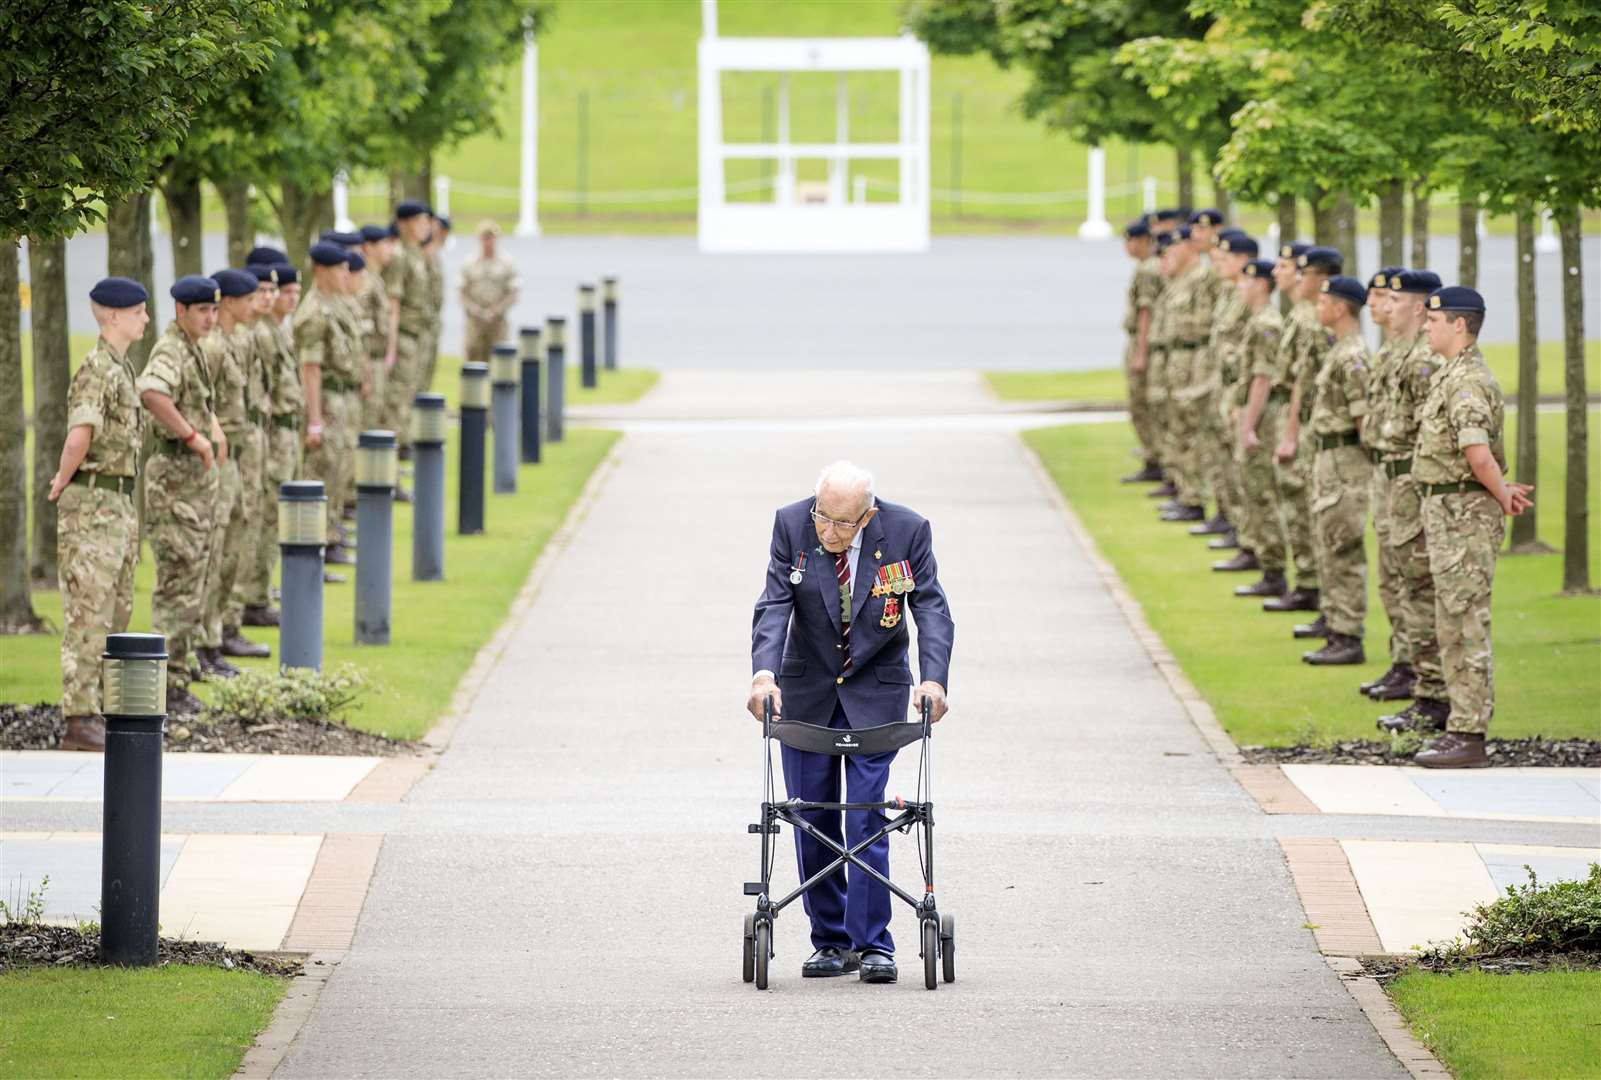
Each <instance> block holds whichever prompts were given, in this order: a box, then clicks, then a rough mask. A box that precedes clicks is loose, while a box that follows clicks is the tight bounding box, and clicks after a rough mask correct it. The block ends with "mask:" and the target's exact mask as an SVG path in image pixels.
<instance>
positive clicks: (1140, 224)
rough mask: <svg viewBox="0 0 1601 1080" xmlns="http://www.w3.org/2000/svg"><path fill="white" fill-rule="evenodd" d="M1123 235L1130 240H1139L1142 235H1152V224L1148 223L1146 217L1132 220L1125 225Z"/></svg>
mask: <svg viewBox="0 0 1601 1080" xmlns="http://www.w3.org/2000/svg"><path fill="white" fill-rule="evenodd" d="M1123 235H1124V236H1126V237H1128V238H1129V239H1130V240H1137V239H1139V238H1140V237H1142V236H1150V235H1151V226H1150V225H1149V224H1147V223H1146V221H1145V219H1144V218H1141V219H1140V220H1139V221H1131V222H1129V223H1128V224H1127V225H1125V226H1123Z"/></svg>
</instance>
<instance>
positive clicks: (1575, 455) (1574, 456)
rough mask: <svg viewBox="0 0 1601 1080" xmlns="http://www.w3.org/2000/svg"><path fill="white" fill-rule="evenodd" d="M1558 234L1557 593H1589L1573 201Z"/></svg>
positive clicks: (1559, 211) (1580, 233)
mask: <svg viewBox="0 0 1601 1080" xmlns="http://www.w3.org/2000/svg"><path fill="white" fill-rule="evenodd" d="M1553 212H1554V214H1555V216H1556V219H1557V232H1558V233H1559V234H1560V235H1561V237H1562V360H1563V367H1564V369H1565V379H1564V382H1565V388H1566V391H1567V393H1566V395H1565V396H1566V398H1567V412H1568V490H1567V506H1566V508H1565V510H1564V513H1563V519H1564V520H1563V523H1562V591H1563V592H1567V593H1581V592H1589V591H1590V533H1589V526H1590V474H1589V472H1588V468H1589V453H1590V418H1589V414H1588V413H1587V412H1586V408H1587V406H1588V401H1587V400H1586V397H1587V395H1586V391H1585V386H1584V272H1583V269H1582V268H1583V265H1584V252H1583V250H1582V245H1583V242H1584V230H1583V226H1582V225H1581V223H1580V220H1579V208H1578V206H1577V205H1573V206H1564V207H1561V208H1553Z"/></svg>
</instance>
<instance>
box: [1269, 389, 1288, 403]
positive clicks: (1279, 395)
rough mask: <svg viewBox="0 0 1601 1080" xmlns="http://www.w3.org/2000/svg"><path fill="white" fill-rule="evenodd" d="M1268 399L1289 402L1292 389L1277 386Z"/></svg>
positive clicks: (1270, 391) (1270, 392)
mask: <svg viewBox="0 0 1601 1080" xmlns="http://www.w3.org/2000/svg"><path fill="white" fill-rule="evenodd" d="M1267 399H1268V400H1269V401H1289V400H1290V388H1289V387H1287V386H1275V387H1274V388H1273V389H1271V390H1269V391H1268V393H1267Z"/></svg>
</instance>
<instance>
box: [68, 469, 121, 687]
mask: <svg viewBox="0 0 1601 1080" xmlns="http://www.w3.org/2000/svg"><path fill="white" fill-rule="evenodd" d="M57 513H58V515H59V517H58V519H57V523H56V561H57V564H58V571H57V572H58V574H59V581H60V584H61V616H62V623H63V624H64V625H63V626H62V630H61V712H62V714H63V715H65V716H93V715H95V714H97V713H99V712H100V654H101V653H103V652H105V651H106V635H107V634H120V633H122V632H123V631H124V630H126V629H128V620H129V618H130V617H131V616H132V615H133V568H134V565H135V564H136V563H138V561H139V520H138V515H137V514H135V513H134V509H133V499H132V497H131V496H128V495H124V494H122V493H121V492H118V491H107V490H106V489H105V488H91V487H84V486H82V485H79V484H68V485H67V486H66V488H65V489H64V490H63V491H62V492H61V499H60V501H59V502H58V503H57Z"/></svg>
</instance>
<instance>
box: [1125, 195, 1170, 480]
mask: <svg viewBox="0 0 1601 1080" xmlns="http://www.w3.org/2000/svg"><path fill="white" fill-rule="evenodd" d="M1154 244H1155V241H1154V240H1153V239H1152V236H1151V227H1150V225H1149V224H1147V223H1146V221H1145V219H1144V218H1141V219H1140V220H1139V221H1135V222H1132V223H1130V224H1129V225H1127V226H1126V227H1124V229H1123V250H1124V251H1125V252H1127V253H1128V257H1129V258H1131V259H1133V260H1134V276H1133V277H1132V278H1131V279H1130V280H1129V286H1128V303H1127V305H1126V306H1125V307H1124V309H1123V332H1124V333H1126V334H1127V335H1128V344H1127V345H1126V346H1124V348H1123V373H1124V375H1125V376H1126V377H1127V379H1128V411H1129V420H1130V422H1132V423H1133V425H1134V435H1135V437H1136V438H1137V439H1139V441H1140V454H1141V455H1142V457H1143V459H1144V462H1145V465H1144V467H1143V468H1141V469H1140V470H1139V471H1138V472H1135V473H1132V474H1130V475H1128V476H1125V477H1123V482H1124V483H1125V484H1145V483H1155V482H1157V481H1160V480H1161V479H1162V466H1161V463H1160V461H1159V459H1158V457H1157V451H1156V429H1155V426H1154V425H1153V424H1152V422H1151V408H1150V405H1149V403H1148V402H1147V401H1146V379H1147V374H1148V371H1149V364H1150V337H1151V311H1152V309H1153V308H1154V307H1155V306H1156V298H1157V297H1158V296H1160V295H1162V284H1163V283H1162V268H1161V264H1160V263H1158V261H1157V259H1156V256H1155V255H1153V254H1152V250H1153V247H1154Z"/></svg>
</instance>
